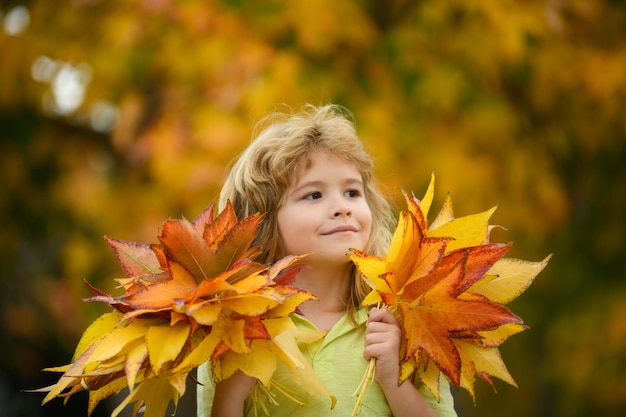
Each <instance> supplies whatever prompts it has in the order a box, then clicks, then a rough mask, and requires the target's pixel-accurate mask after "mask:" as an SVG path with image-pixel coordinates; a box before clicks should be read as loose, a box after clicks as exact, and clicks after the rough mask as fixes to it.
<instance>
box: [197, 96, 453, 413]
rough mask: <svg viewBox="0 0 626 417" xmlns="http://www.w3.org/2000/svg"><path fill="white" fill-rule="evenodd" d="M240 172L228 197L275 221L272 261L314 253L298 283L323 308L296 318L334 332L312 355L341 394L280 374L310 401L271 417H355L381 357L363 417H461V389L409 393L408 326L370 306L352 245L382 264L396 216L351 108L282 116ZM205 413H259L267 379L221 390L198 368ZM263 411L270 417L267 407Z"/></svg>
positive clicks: (267, 242) (230, 182) (268, 232)
mask: <svg viewBox="0 0 626 417" xmlns="http://www.w3.org/2000/svg"><path fill="white" fill-rule="evenodd" d="M267 120H268V121H269V122H271V123H270V124H269V125H267V126H266V127H265V129H263V130H261V131H260V133H259V134H258V136H257V137H256V139H255V140H254V141H252V142H251V144H250V145H249V146H248V148H247V149H246V150H245V151H244V152H243V154H242V155H241V156H240V158H239V160H238V161H237V162H236V163H235V165H234V166H233V167H232V170H231V172H230V174H229V175H228V177H227V179H226V181H225V184H224V187H223V189H222V193H221V196H220V206H221V207H224V205H225V204H226V201H228V200H230V201H231V203H232V204H233V207H234V209H235V211H236V213H237V216H238V218H239V219H243V218H244V217H246V216H249V215H251V214H254V213H257V212H259V213H265V217H264V218H263V221H262V222H261V225H260V228H259V230H258V233H257V238H256V241H255V245H260V246H261V247H263V248H264V250H265V252H264V254H263V259H262V260H261V261H262V262H265V263H272V262H274V261H276V260H278V259H280V258H282V257H283V256H286V255H295V254H303V253H311V255H309V256H307V257H306V258H305V259H304V262H305V263H306V264H308V265H310V266H311V268H305V269H303V270H302V271H301V272H299V274H298V276H297V278H296V281H295V283H294V285H295V286H296V287H298V288H300V289H303V290H306V291H309V292H311V293H313V294H315V295H316V296H317V297H318V300H315V301H307V302H305V303H303V304H302V305H301V306H300V309H299V310H300V311H299V312H298V314H293V317H292V319H293V321H294V323H295V324H296V325H297V326H298V327H300V328H302V329H311V330H323V331H327V334H326V335H325V337H324V338H323V339H322V340H319V341H318V342H315V343H312V344H307V345H303V346H302V347H301V348H302V349H303V353H304V354H305V356H307V358H308V359H309V360H310V362H311V364H312V366H313V368H314V369H315V372H316V373H317V374H318V375H319V377H320V379H321V380H322V381H323V382H324V384H325V385H326V387H327V388H328V389H329V391H330V392H331V393H332V394H333V395H334V396H335V397H336V398H337V404H336V406H335V408H334V409H333V410H331V409H330V400H329V399H328V397H325V396H321V395H308V394H306V393H305V392H301V391H300V390H299V389H298V387H297V386H295V384H294V383H293V382H291V383H290V382H289V381H290V378H291V377H290V374H289V372H288V371H287V370H286V369H285V368H284V367H283V368H279V369H278V370H277V371H276V373H275V375H274V378H275V379H276V380H278V381H280V382H281V383H282V384H283V385H284V386H286V387H288V388H289V389H290V390H294V391H296V396H297V398H298V399H299V400H301V401H302V402H304V405H299V404H297V403H295V402H294V401H293V400H291V399H289V398H286V397H284V396H282V395H281V394H280V393H279V394H278V396H277V401H278V403H279V404H278V405H272V404H268V405H267V406H268V408H269V415H271V416H316V417H317V416H320V415H336V416H342V417H343V416H349V415H350V414H351V412H352V409H353V407H354V403H355V398H353V397H352V394H353V393H354V391H355V390H356V388H357V386H358V385H359V382H360V380H361V378H362V376H363V375H364V373H365V369H366V367H367V364H368V360H369V359H370V358H376V373H375V380H376V383H372V384H371V385H370V386H369V387H368V389H367V394H366V396H365V399H364V401H363V406H362V409H361V413H360V416H363V417H367V416H391V415H393V416H395V417H401V416H424V417H426V416H440V417H447V416H456V413H455V411H454V406H453V399H452V396H451V394H450V388H449V385H448V383H447V381H446V380H445V379H443V378H442V379H441V388H440V393H441V400H440V401H439V402H437V401H436V400H435V398H434V397H433V396H432V394H431V393H430V392H429V391H428V390H427V389H426V388H425V387H424V386H422V385H421V384H420V383H419V381H416V382H415V384H413V383H412V381H411V380H410V379H409V380H406V381H404V382H403V383H402V384H401V385H398V375H399V371H400V369H399V366H398V363H399V361H400V357H399V351H400V341H401V330H400V326H399V324H398V323H397V321H396V320H395V318H394V316H393V314H392V313H391V312H389V311H388V310H385V309H371V311H370V310H369V309H362V308H359V306H360V303H361V300H362V299H363V297H364V296H365V294H367V293H368V292H369V290H370V289H369V287H368V286H367V285H366V283H365V282H364V280H362V279H361V278H360V277H359V276H358V275H357V271H356V269H355V267H354V265H353V264H352V263H351V262H350V260H349V259H348V258H347V256H346V253H348V250H349V248H357V249H360V250H365V251H367V252H368V253H372V254H376V255H379V256H382V255H384V253H383V252H384V251H385V250H386V248H387V247H388V245H389V241H390V238H391V234H392V232H393V226H394V224H395V218H394V217H393V214H392V212H391V209H390V206H389V203H388V202H387V201H386V199H385V198H384V197H383V196H382V194H381V193H380V192H379V191H378V190H377V188H376V185H375V183H374V178H373V176H372V170H373V164H372V160H371V158H370V156H369V155H368V153H367V152H366V151H365V149H364V147H363V145H362V143H361V141H360V139H359V138H358V136H357V135H356V132H355V129H354V126H353V124H352V122H351V121H350V119H349V118H348V117H347V115H346V112H345V110H343V109H342V108H340V107H338V106H333V105H327V106H323V107H314V106H311V105H309V106H305V108H304V109H303V111H302V112H300V113H298V114H292V115H288V114H282V115H275V116H274V117H273V118H272V119H267ZM198 379H199V380H200V382H202V384H203V385H199V386H198V416H199V417H208V416H210V415H211V416H219V417H228V416H251V415H255V414H254V413H255V410H254V405H253V404H252V401H250V400H246V398H247V397H248V396H249V395H250V393H252V390H253V388H254V384H255V380H254V379H253V378H251V377H249V376H247V375H245V374H243V373H242V372H239V371H238V372H237V373H235V375H233V376H232V377H231V378H229V379H227V380H226V381H223V382H221V383H218V384H217V385H216V386H215V385H214V384H213V382H212V380H211V375H210V369H209V366H208V365H207V364H204V365H203V366H201V367H200V368H199V369H198ZM258 411H259V413H263V412H262V411H261V410H258Z"/></svg>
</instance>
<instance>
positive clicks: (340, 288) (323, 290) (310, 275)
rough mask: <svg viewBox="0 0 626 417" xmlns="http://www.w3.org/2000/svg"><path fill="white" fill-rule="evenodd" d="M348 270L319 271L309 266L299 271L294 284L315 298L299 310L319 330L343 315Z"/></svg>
mask: <svg viewBox="0 0 626 417" xmlns="http://www.w3.org/2000/svg"><path fill="white" fill-rule="evenodd" d="M350 270H351V269H349V268H348V269H346V270H342V272H341V273H338V271H337V270H335V271H329V270H324V271H321V270H319V269H317V270H316V268H314V267H313V268H310V269H305V270H302V271H300V273H299V274H298V278H297V279H296V282H295V286H296V287H298V288H300V289H302V290H304V291H308V292H310V293H312V294H314V295H315V296H317V298H318V299H317V300H311V301H306V302H305V303H303V304H302V305H301V306H300V307H299V310H300V312H301V313H302V314H303V315H304V316H305V317H306V318H307V319H308V320H309V321H311V323H313V324H315V326H316V327H317V328H318V329H320V330H328V329H330V328H331V327H333V326H334V325H335V323H336V322H337V321H338V320H339V319H340V318H341V317H342V316H343V315H344V313H345V311H346V302H345V300H346V298H347V294H348V290H349V285H350V281H351V280H350Z"/></svg>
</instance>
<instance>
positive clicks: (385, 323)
mask: <svg viewBox="0 0 626 417" xmlns="http://www.w3.org/2000/svg"><path fill="white" fill-rule="evenodd" d="M401 337H402V331H401V330H400V325H399V324H398V321H397V320H396V318H395V317H394V315H393V313H391V312H390V311H389V310H387V309H380V308H373V309H372V310H371V311H370V316H369V319H368V321H367V328H366V330H365V350H364V352H363V357H364V358H365V359H366V360H370V359H371V358H376V374H375V379H376V382H378V383H379V384H380V385H381V386H382V387H384V386H385V385H390V386H391V384H393V386H397V385H398V378H399V376H400V366H399V363H400V340H401Z"/></svg>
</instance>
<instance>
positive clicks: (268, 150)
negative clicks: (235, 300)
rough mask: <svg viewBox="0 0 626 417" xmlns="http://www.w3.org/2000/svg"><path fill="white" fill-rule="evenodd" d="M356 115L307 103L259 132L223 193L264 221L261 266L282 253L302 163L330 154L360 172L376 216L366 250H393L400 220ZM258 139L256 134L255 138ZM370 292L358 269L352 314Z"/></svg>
mask: <svg viewBox="0 0 626 417" xmlns="http://www.w3.org/2000/svg"><path fill="white" fill-rule="evenodd" d="M352 120H353V118H352V114H351V113H350V112H349V111H348V110H347V109H345V108H344V107H341V106H338V105H325V106H321V107H317V106H313V105H305V106H304V107H303V108H302V110H301V111H299V112H296V113H279V112H277V113H273V114H271V115H269V116H268V117H266V118H265V119H263V120H262V121H261V123H259V124H258V125H257V126H256V128H255V133H256V137H255V138H254V139H253V140H252V142H250V144H249V145H248V147H247V148H246V149H245V150H244V151H243V153H242V154H241V155H240V156H239V158H238V160H237V161H236V162H235V164H234V165H233V166H232V168H231V170H230V172H229V174H228V176H227V178H226V180H225V182H224V184H223V187H222V191H221V194H220V202H219V205H220V209H223V208H224V206H225V205H226V203H227V201H230V202H231V204H232V206H233V208H234V210H235V213H236V214H237V218H238V219H240V220H241V219H243V218H245V217H247V216H250V215H252V214H255V213H261V214H263V215H264V216H265V217H264V218H263V220H262V221H261V224H260V226H259V230H258V232H257V237H256V239H255V242H254V244H255V245H259V246H261V247H262V248H263V249H264V253H263V255H262V256H261V257H262V259H261V260H260V261H261V262H265V263H272V262H274V261H276V260H277V259H275V257H276V256H277V255H278V252H279V241H278V225H277V222H276V212H277V210H278V208H279V207H280V205H281V204H282V202H283V199H284V198H285V195H286V191H287V188H288V187H289V185H290V184H292V183H293V182H294V181H295V180H296V179H297V177H296V176H297V174H298V164H300V163H302V162H304V163H306V164H308V163H309V162H310V158H311V157H312V155H313V154H315V153H316V152H328V153H331V154H332V155H333V156H335V157H339V158H340V159H343V160H345V161H346V162H348V163H350V164H352V165H354V166H355V167H356V169H357V170H358V171H359V172H360V174H361V177H362V180H363V186H364V192H365V199H366V201H367V203H368V205H369V208H370V210H371V212H372V229H371V233H370V238H369V242H368V245H367V247H366V248H365V251H366V252H368V253H370V254H374V255H377V256H382V255H383V254H384V251H385V250H386V249H387V248H388V246H389V241H390V239H391V230H392V226H393V224H394V222H395V218H394V217H393V214H392V212H391V207H390V204H389V202H388V200H387V199H386V198H385V197H384V195H383V194H382V193H381V192H380V191H379V189H378V187H377V185H376V183H375V179H374V176H373V168H374V164H373V161H372V158H371V156H370V155H369V154H368V152H367V151H366V150H365V148H364V146H363V144H362V142H361V140H360V139H359V137H358V136H357V134H356V130H355V126H354V123H353V121H352ZM253 136H254V135H253ZM369 291H370V289H369V287H368V286H367V284H366V283H365V282H364V281H363V280H362V279H359V277H358V275H357V271H356V268H353V273H352V284H351V285H350V294H347V295H346V297H345V301H346V304H347V306H346V307H347V309H348V310H349V311H350V312H353V311H354V308H357V307H358V306H359V305H360V303H361V301H362V300H363V297H364V296H365V295H366V294H367V293H368V292H369Z"/></svg>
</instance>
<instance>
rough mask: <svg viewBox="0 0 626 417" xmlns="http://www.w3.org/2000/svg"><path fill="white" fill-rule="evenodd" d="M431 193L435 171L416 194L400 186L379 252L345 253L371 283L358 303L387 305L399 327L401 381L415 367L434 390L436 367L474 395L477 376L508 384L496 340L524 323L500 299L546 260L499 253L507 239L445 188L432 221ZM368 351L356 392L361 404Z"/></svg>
mask: <svg viewBox="0 0 626 417" xmlns="http://www.w3.org/2000/svg"><path fill="white" fill-rule="evenodd" d="M433 196H434V176H433V177H432V178H431V182H430V185H429V187H428V189H427V191H426V194H425V196H424V198H423V199H422V200H421V201H420V200H417V199H416V198H414V197H412V196H409V195H408V194H406V193H404V197H405V201H406V204H407V209H406V210H404V211H402V212H401V213H400V216H399V220H398V224H397V227H396V230H395V232H394V235H393V237H392V242H391V245H390V247H389V250H388V253H387V255H386V257H385V258H381V257H376V256H372V255H369V254H367V253H363V252H360V251H358V250H354V249H352V250H351V254H350V255H349V256H350V258H351V259H352V261H353V262H354V263H355V264H356V266H357V267H358V269H359V271H360V272H361V274H362V276H363V278H364V279H365V280H366V281H367V282H368V283H369V285H370V286H371V288H372V291H371V292H370V293H369V295H368V296H367V297H366V298H365V299H364V301H363V305H378V306H383V307H385V308H389V309H390V310H391V311H392V312H393V313H394V315H395V316H396V318H397V319H398V322H399V323H400V325H401V328H402V330H403V335H404V339H403V344H402V352H401V374H400V381H399V383H400V382H402V381H404V380H405V379H407V378H408V377H410V376H412V375H416V376H417V377H418V378H419V379H421V381H422V382H423V383H424V384H425V385H426V387H428V389H429V390H430V391H431V392H432V393H433V394H434V395H435V397H437V398H439V378H440V374H443V375H445V377H446V378H447V379H448V380H449V381H450V383H451V384H452V385H454V386H456V387H461V388H464V389H466V390H467V391H468V392H469V393H470V394H471V395H472V397H475V392H474V383H475V380H476V378H477V377H478V378H481V379H484V380H486V381H487V382H489V383H490V384H491V385H492V386H493V382H492V380H491V377H496V378H498V379H500V380H502V381H505V382H507V383H509V384H511V385H513V386H516V384H515V381H514V380H513V378H512V376H511V375H510V373H509V372H508V370H507V368H506V366H505V364H504V362H503V361H502V358H501V356H500V353H499V350H498V347H499V346H500V345H501V344H502V343H503V342H504V341H505V340H507V339H508V338H509V337H510V336H512V335H514V334H516V333H519V332H521V331H522V330H524V329H526V328H527V327H526V326H525V325H524V324H523V321H522V319H521V318H519V317H518V316H516V315H515V314H513V313H512V312H511V311H510V310H509V309H508V308H507V307H505V304H507V303H509V302H510V301H512V300H514V299H515V298H517V297H518V296H519V295H520V294H522V293H523V292H524V291H525V290H526V289H527V288H528V286H529V285H530V284H531V283H532V281H533V279H534V278H535V276H536V275H537V274H538V273H539V272H541V270H542V269H543V268H544V267H545V266H546V264H547V262H548V260H549V258H550V256H548V257H546V258H545V259H544V260H543V261H541V262H528V261H523V260H519V259H512V258H504V255H505V253H506V252H507V250H508V249H509V248H510V246H511V244H510V243H509V244H501V243H491V242H490V241H489V235H490V232H491V230H492V229H493V227H494V226H491V225H489V218H490V217H491V215H492V214H493V212H494V211H495V207H494V208H492V209H491V210H488V211H486V212H483V213H479V214H474V215H469V216H466V217H461V218H455V217H454V212H453V209H452V201H451V199H450V196H449V195H448V197H447V199H446V200H445V202H444V205H443V208H442V209H441V211H440V212H439V214H438V215H437V216H436V217H435V219H434V221H433V222H432V223H430V224H429V223H428V221H427V216H428V212H429V209H430V206H431V204H432V201H433ZM374 371H375V360H374V359H372V360H371V361H370V363H369V367H368V369H367V371H366V374H365V375H364V378H363V380H362V382H361V385H360V387H359V389H358V390H357V392H355V396H357V397H358V398H357V402H356V405H355V408H354V411H353V414H352V415H353V416H354V415H357V414H358V413H359V412H360V407H361V403H362V401H363V398H364V394H365V391H366V389H367V385H368V383H369V382H370V381H371V380H373V378H374Z"/></svg>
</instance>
